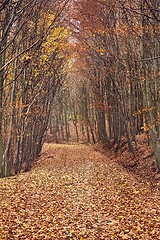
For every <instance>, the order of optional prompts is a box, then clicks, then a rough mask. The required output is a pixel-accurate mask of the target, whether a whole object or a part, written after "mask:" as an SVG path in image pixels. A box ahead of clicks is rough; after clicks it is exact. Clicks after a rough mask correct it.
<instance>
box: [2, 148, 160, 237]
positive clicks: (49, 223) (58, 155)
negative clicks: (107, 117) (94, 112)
mask: <svg viewBox="0 0 160 240" xmlns="http://www.w3.org/2000/svg"><path fill="white" fill-rule="evenodd" d="M43 152H44V153H43V154H42V158H41V159H40V160H39V161H38V162H37V163H36V164H35V166H34V167H33V169H32V171H30V172H29V173H26V174H23V175H19V176H18V177H11V178H8V179H1V180H0V183H1V185H0V198H1V199H0V206H1V207H0V216H1V218H0V226H1V229H0V239H2V240H3V239H14V240H16V239H17V240H19V239H30V240H31V239H37V240H39V239H50V240H52V239H66V240H67V239H75V240H76V239H79V240H83V239H89V240H92V239H97V240H99V239H101V240H102V239H109V240H111V239H114V240H115V239H117V240H119V239H159V238H158V237H159V235H158V233H159V223H160V222H159V220H160V219H159V205H158V204H159V199H158V197H157V196H156V195H154V194H153V193H152V192H150V190H149V189H148V188H147V187H145V186H144V185H143V184H140V183H139V182H138V181H137V180H136V179H134V177H133V176H132V175H129V174H128V173H126V172H125V171H124V170H123V169H122V168H121V167H120V166H118V164H117V163H115V162H114V161H113V160H109V159H106V157H105V156H104V155H102V154H101V153H98V152H96V151H94V150H93V149H92V148H91V147H87V146H84V145H82V146H81V145H79V146H78V145H68V146H67V145H66V146H65V145H53V144H48V145H46V146H45V148H44V151H43Z"/></svg>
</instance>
